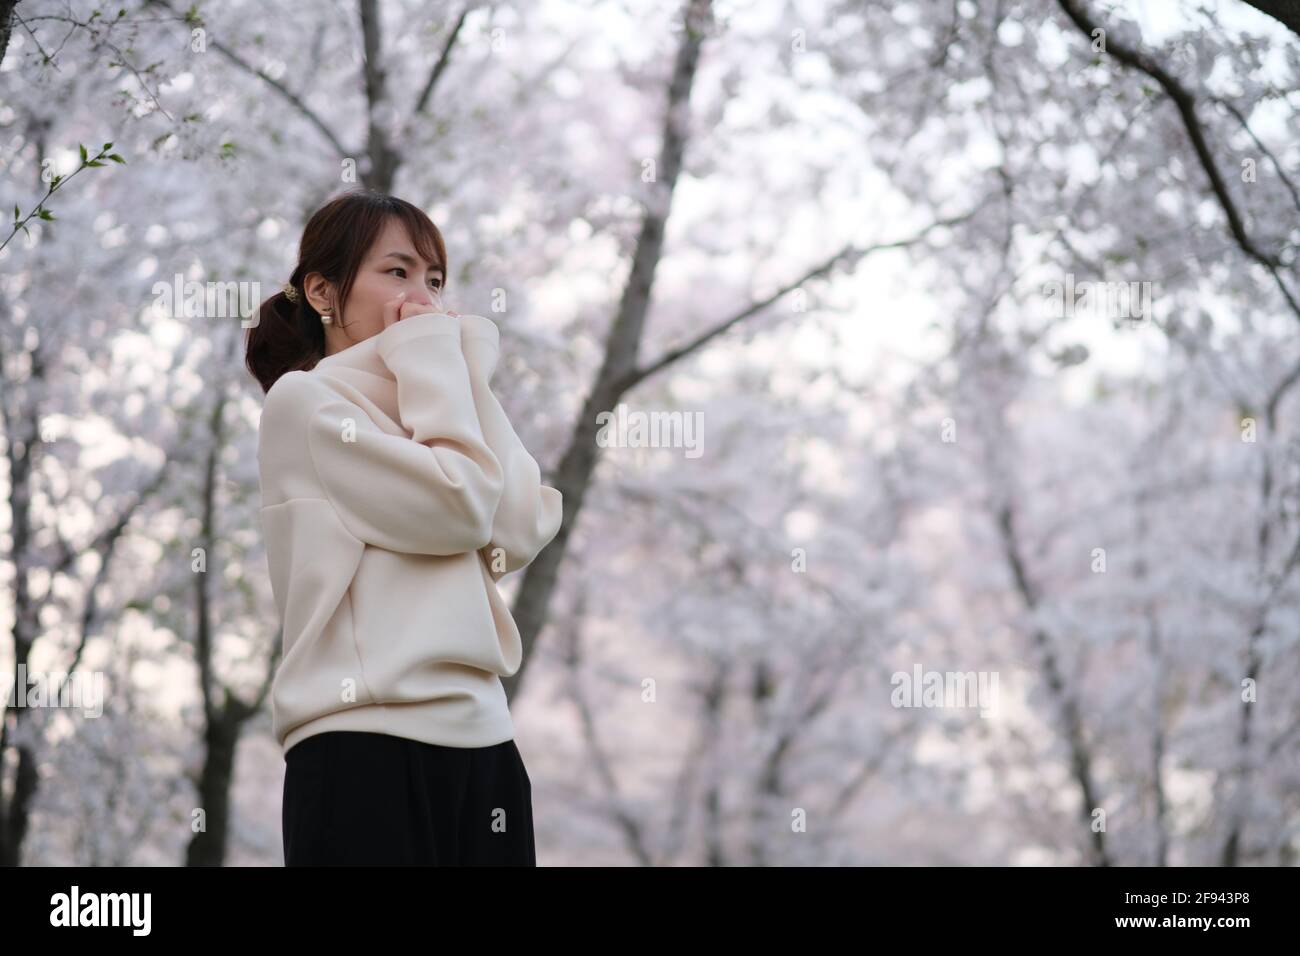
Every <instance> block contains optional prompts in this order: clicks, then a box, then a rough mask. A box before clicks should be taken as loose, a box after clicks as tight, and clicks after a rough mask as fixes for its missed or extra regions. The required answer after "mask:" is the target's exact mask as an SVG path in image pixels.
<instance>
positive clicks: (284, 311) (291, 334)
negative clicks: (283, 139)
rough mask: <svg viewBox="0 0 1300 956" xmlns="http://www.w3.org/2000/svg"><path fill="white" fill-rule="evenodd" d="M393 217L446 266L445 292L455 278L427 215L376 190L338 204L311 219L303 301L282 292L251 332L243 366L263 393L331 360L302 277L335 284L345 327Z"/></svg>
mask: <svg viewBox="0 0 1300 956" xmlns="http://www.w3.org/2000/svg"><path fill="white" fill-rule="evenodd" d="M394 216H395V217H397V219H399V220H400V221H401V222H402V224H403V225H404V226H405V227H406V232H407V234H408V235H409V236H410V237H411V244H412V245H414V246H415V251H416V252H418V253H419V254H420V257H421V258H423V259H424V260H425V261H426V262H430V263H433V264H435V265H437V266H441V268H442V274H443V285H444V287H445V286H446V283H447V281H448V279H449V278H450V273H449V271H448V269H447V246H446V243H444V242H443V240H442V233H441V232H439V231H438V227H437V226H435V225H434V224H433V220H431V219H430V218H429V217H428V216H427V215H425V213H424V210H422V209H420V208H419V207H418V206H413V205H412V204H411V203H409V202H407V201H406V200H404V199H398V198H397V197H396V196H389V195H386V194H384V193H380V192H375V191H373V190H369V189H356V190H352V191H350V192H346V193H344V194H343V195H341V196H337V197H335V198H334V199H331V200H330V201H329V202H327V203H326V204H325V205H324V206H322V207H321V208H320V209H318V210H316V212H315V213H313V214H312V217H311V219H309V220H308V221H307V225H306V227H304V229H303V231H302V240H301V242H300V243H299V244H298V265H297V267H296V268H295V269H294V270H293V275H291V276H290V277H289V284H290V285H292V286H293V288H294V289H295V290H297V293H298V294H297V297H296V298H297V301H291V300H290V299H289V297H288V296H287V295H285V294H284V291H283V290H281V291H279V292H276V294H275V295H273V296H271V298H269V299H267V300H266V301H265V302H263V303H262V305H261V308H260V309H259V311H258V320H257V324H255V325H253V326H250V327H249V330H248V336H247V338H246V340H245V343H246V344H245V355H244V364H245V365H246V366H247V367H248V370H249V371H250V372H252V373H253V377H254V378H256V379H257V381H258V382H259V384H261V386H262V391H263V393H265V392H269V391H270V390H271V386H272V385H274V384H275V383H276V380H277V379H279V378H280V376H281V375H283V374H284V373H285V372H292V371H296V370H299V369H303V370H306V369H312V368H315V367H316V363H317V362H319V361H320V360H321V359H322V358H324V357H325V328H324V326H323V325H322V324H321V317H320V313H319V312H317V311H316V310H315V309H314V308H312V306H311V303H310V302H308V301H307V296H306V295H305V294H304V292H303V288H302V283H303V279H305V278H306V277H307V276H309V275H311V274H312V273H313V272H319V273H320V274H321V275H323V276H324V277H325V278H326V279H327V280H328V281H330V282H332V283H333V284H334V286H335V288H336V289H337V290H338V291H337V298H336V299H335V302H334V316H333V320H334V321H335V322H336V323H338V324H340V325H344V324H346V321H345V319H344V317H343V314H342V313H343V303H344V302H346V301H347V298H348V293H349V292H350V291H351V289H352V283H353V281H354V280H355V279H356V275H357V270H358V269H359V268H360V267H361V262H362V260H363V259H364V258H365V255H366V252H367V251H369V249H370V246H371V245H372V244H373V243H374V241H375V239H376V238H378V236H379V233H380V232H381V231H382V230H383V228H384V225H385V223H387V221H388V219H389V217H394Z"/></svg>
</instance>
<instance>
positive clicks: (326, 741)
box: [282, 730, 537, 866]
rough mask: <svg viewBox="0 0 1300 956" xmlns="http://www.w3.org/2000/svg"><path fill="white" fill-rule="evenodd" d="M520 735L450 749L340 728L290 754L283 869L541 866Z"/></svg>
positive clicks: (287, 758) (303, 743) (297, 746)
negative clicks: (485, 744) (491, 743)
mask: <svg viewBox="0 0 1300 956" xmlns="http://www.w3.org/2000/svg"><path fill="white" fill-rule="evenodd" d="M532 797H533V792H532V782H531V781H530V780H529V779H528V771H527V770H525V769H524V762H523V758H522V757H521V756H520V753H519V749H518V748H517V747H516V746H515V742H514V741H513V740H507V741H505V742H504V743H500V744H495V745H494V746H491V747H443V746H439V745H436V744H426V743H423V742H421V741H418V740H409V739H407V738H405V737H396V736H393V735H391V734H379V733H368V732H362V731H353V730H332V731H327V732H325V733H319V734H315V735H313V736H311V737H306V738H304V739H302V740H300V741H299V742H298V743H296V744H294V745H293V746H292V747H290V748H289V751H288V753H286V754H285V774H284V802H283V808H282V823H283V827H284V863H285V866H536V865H537V852H536V848H535V846H534V843H533V807H532Z"/></svg>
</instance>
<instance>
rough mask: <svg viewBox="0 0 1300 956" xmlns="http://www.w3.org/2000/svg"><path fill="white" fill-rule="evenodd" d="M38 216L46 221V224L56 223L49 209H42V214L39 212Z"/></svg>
mask: <svg viewBox="0 0 1300 956" xmlns="http://www.w3.org/2000/svg"><path fill="white" fill-rule="evenodd" d="M36 215H38V216H40V217H41V218H42V219H44V220H45V221H46V222H53V221H54V213H52V212H50V211H49V210H48V209H42V210H41V211H40V212H38V213H37V214H36Z"/></svg>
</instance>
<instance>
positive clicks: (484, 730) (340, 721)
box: [281, 700, 515, 754]
mask: <svg viewBox="0 0 1300 956" xmlns="http://www.w3.org/2000/svg"><path fill="white" fill-rule="evenodd" d="M446 710H447V701H446V700H429V701H415V702H411V703H393V704H358V705H357V706H355V707H349V708H347V709H346V710H336V711H331V712H330V713H328V714H322V715H321V716H320V717H316V718H313V719H312V720H309V721H307V722H306V723H302V724H299V725H298V726H297V727H295V728H293V730H291V731H289V733H288V734H286V735H285V737H284V740H283V741H282V742H281V752H282V753H284V754H288V752H289V750H290V748H292V747H293V745H294V744H296V743H299V742H300V741H302V740H305V739H306V738H308V737H312V736H315V735H316V734H323V733H326V732H327V731H332V730H353V731H366V732H369V733H377V734H391V735H392V736H394V737H405V738H407V739H409V740H416V741H419V742H421V743H426V744H435V745H437V746H441V747H491V746H494V745H496V744H500V743H505V742H506V741H507V740H513V739H514V737H515V727H514V721H513V720H512V719H511V717H510V713H509V711H504V712H501V713H495V712H494V713H490V714H487V715H485V716H483V717H482V718H481V719H478V720H474V721H460V722H458V723H455V724H451V723H448V722H447V720H446Z"/></svg>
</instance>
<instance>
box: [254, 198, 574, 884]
mask: <svg viewBox="0 0 1300 956" xmlns="http://www.w3.org/2000/svg"><path fill="white" fill-rule="evenodd" d="M446 281H447V254H446V247H445V245H444V243H443V239H442V235H441V233H440V232H439V231H438V229H437V227H436V226H435V225H434V224H433V223H432V222H431V221H430V220H429V218H428V217H427V216H426V215H425V214H424V213H423V212H422V211H421V210H420V209H418V208H417V207H415V206H413V205H411V204H410V203H407V202H405V201H403V200H401V199H397V198H395V197H392V196H386V195H382V194H377V193H373V192H366V191H357V192H350V193H347V194H344V195H342V196H340V197H338V198H336V199H334V200H332V201H331V202H329V203H328V204H327V205H325V206H324V207H323V208H321V209H320V210H318V211H317V212H316V213H315V214H314V215H313V216H312V217H311V220H310V221H309V222H308V223H307V226H306V229H305V230H304V232H303V236H302V241H301V244H300V247H299V256H298V265H297V268H295V269H294V270H293V275H292V276H291V277H290V279H289V282H288V283H286V284H285V286H284V288H283V290H282V291H281V292H279V293H277V294H276V295H275V296H273V297H272V298H270V299H269V300H267V301H266V302H265V303H263V305H262V307H261V311H260V313H259V321H258V322H257V324H256V325H255V326H254V327H252V328H251V329H250V330H249V335H248V340H247V358H246V361H247V365H248V369H249V371H251V372H252V374H253V375H254V377H256V378H257V380H258V381H259V382H260V383H261V385H262V388H263V390H264V391H265V392H266V399H265V403H264V406H263V410H262V420H261V426H260V432H259V440H258V461H259V466H260V475H261V491H262V509H261V524H262V530H263V533H264V535H265V540H266V554H267V564H268V567H269V570H270V580H271V589H272V592H273V594H274V597H275V601H276V604H277V608H278V610H279V613H280V617H281V623H282V628H283V629H282V638H281V639H282V648H283V654H282V658H281V660H280V662H279V666H278V670H277V671H276V674H275V679H274V683H273V685H272V694H271V709H272V725H273V728H274V732H275V735H276V737H277V739H278V740H279V742H280V744H281V746H282V747H283V748H284V751H285V763H286V767H285V779H284V802H283V826H284V852H285V863H286V865H290V866H293V865H302V864H308V865H320V864H354V865H355V864H367V865H370V864H418V865H474V864H517V865H529V866H532V865H536V855H535V849H534V843H533V821H532V784H531V781H530V780H529V778H528V773H527V771H526V770H525V769H524V765H523V761H522V759H521V757H520V754H519V750H518V749H517V747H516V746H515V742H514V736H515V733H514V726H513V724H512V721H511V717H510V712H509V710H508V708H507V702H506V696H505V691H504V688H503V687H502V684H501V677H502V676H509V675H511V674H513V673H515V671H516V670H518V668H519V664H520V660H521V651H522V649H521V645H520V639H519V631H518V629H517V628H516V626H515V622H514V619H513V618H512V616H511V614H510V610H509V608H508V607H507V606H506V604H505V602H504V600H503V599H502V597H501V595H500V593H499V592H498V590H497V586H496V582H497V581H498V580H499V579H500V578H501V576H502V575H504V574H506V573H508V572H510V571H515V570H518V569H519V568H522V567H523V566H524V565H526V564H528V562H530V561H531V560H532V559H533V558H534V557H535V556H536V554H537V553H538V552H539V551H540V550H541V549H542V548H543V547H544V546H545V545H546V544H547V542H549V541H550V540H551V539H552V538H553V537H554V536H555V534H556V532H557V531H558V529H559V525H560V518H561V506H562V502H561V496H560V493H559V492H558V491H556V490H555V489H554V488H550V487H547V486H546V485H543V484H542V482H541V476H540V471H539V469H538V466H537V462H536V461H535V460H534V459H533V457H532V456H531V455H530V454H529V453H528V451H527V449H525V448H524V447H523V445H522V444H521V442H520V440H519V437H518V436H517V435H516V434H515V431H514V429H513V428H512V427H511V424H510V422H509V420H508V419H507V418H506V415H505V413H504V411H503V410H502V408H501V405H500V403H499V402H498V401H497V399H496V397H495V396H494V395H493V393H492V391H491V389H490V388H489V387H488V382H489V380H490V379H491V377H492V373H493V371H494V370H495V368H496V364H497V358H498V351H499V345H500V342H499V333H498V329H497V326H496V325H495V324H494V323H493V322H492V321H491V320H489V319H487V318H485V317H483V316H481V315H458V314H457V313H455V312H448V311H446V310H445V309H443V307H442V304H441V293H442V290H443V288H444V286H445V284H446Z"/></svg>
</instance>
